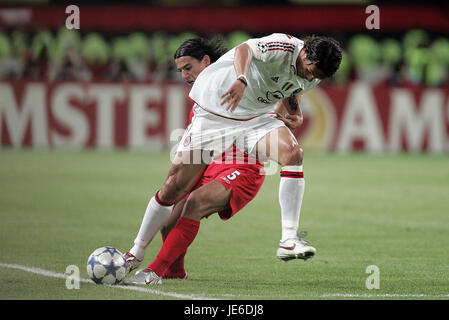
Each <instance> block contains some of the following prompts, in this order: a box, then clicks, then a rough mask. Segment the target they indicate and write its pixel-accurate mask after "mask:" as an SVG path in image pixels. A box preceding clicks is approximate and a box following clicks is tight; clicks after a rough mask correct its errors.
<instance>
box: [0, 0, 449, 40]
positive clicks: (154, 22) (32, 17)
mask: <svg viewBox="0 0 449 320" xmlns="http://www.w3.org/2000/svg"><path fill="white" fill-rule="evenodd" d="M67 6H68V5H67ZM67 6H61V5H38V6H29V5H28V6H27V5H22V6H17V5H5V6H0V26H3V27H6V28H10V27H17V26H27V27H30V28H42V27H46V28H50V29H57V28H59V27H60V26H62V25H64V23H65V20H66V19H67V18H68V16H69V14H67V13H66V8H67ZM367 6H368V5H327V6H319V5H318V6H317V5H309V6H239V7H232V6H230V7H213V6H207V7H198V6H194V7H164V6H149V5H122V4H119V5H114V4H110V5H107V6H99V5H96V6H95V5H89V4H87V5H79V11H80V21H81V29H82V30H85V31H86V30H96V31H105V32H130V31H133V30H145V31H157V30H165V31H169V32H182V31H185V30H191V31H206V32H232V31H235V30H245V31H247V32H253V33H272V32H275V31H276V32H288V33H290V32H325V33H328V32H329V31H330V30H333V31H354V32H357V31H366V30H367V29H366V27H365V21H366V19H367V17H368V16H369V14H367V13H366V8H367ZM378 8H379V10H380V12H381V28H382V30H383V31H384V32H391V31H400V32H403V31H406V30H409V29H411V28H422V29H426V30H428V31H435V32H442V31H443V30H448V29H449V20H448V18H447V17H448V12H449V11H448V10H449V7H448V6H441V7H435V6H432V5H426V4H423V5H419V6H417V5H406V6H404V5H382V4H379V5H378Z"/></svg>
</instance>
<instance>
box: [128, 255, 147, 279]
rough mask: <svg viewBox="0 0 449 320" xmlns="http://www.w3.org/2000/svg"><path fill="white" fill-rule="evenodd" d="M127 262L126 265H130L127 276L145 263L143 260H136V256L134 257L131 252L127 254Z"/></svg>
mask: <svg viewBox="0 0 449 320" xmlns="http://www.w3.org/2000/svg"><path fill="white" fill-rule="evenodd" d="M125 260H126V263H127V264H128V267H127V268H126V273H127V274H129V273H130V272H131V271H133V270H135V269H137V268H138V267H139V266H140V264H141V263H142V261H143V259H142V260H139V259H137V258H136V256H135V255H133V254H131V253H129V252H127V253H125Z"/></svg>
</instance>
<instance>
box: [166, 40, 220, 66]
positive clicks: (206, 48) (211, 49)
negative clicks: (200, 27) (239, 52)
mask: <svg viewBox="0 0 449 320" xmlns="http://www.w3.org/2000/svg"><path fill="white" fill-rule="evenodd" d="M226 51H228V49H227V48H225V47H224V45H223V41H222V40H221V38H219V37H215V38H213V39H204V38H195V39H189V40H186V41H184V42H183V44H181V46H180V47H179V48H178V49H177V50H176V52H175V54H174V58H175V60H176V59H178V58H181V57H185V56H190V57H193V58H195V59H198V60H202V59H203V57H204V56H205V55H208V56H209V57H210V62H211V63H213V62H215V61H217V60H218V58H220V57H221V56H222V55H223V54H224V53H225V52H226Z"/></svg>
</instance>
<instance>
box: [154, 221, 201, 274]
mask: <svg viewBox="0 0 449 320" xmlns="http://www.w3.org/2000/svg"><path fill="white" fill-rule="evenodd" d="M199 228H200V222H199V221H196V220H192V219H188V218H179V220H178V222H177V223H176V227H174V228H173V230H171V231H170V233H169V234H168V236H167V239H165V241H164V244H163V245H162V248H161V250H160V251H159V254H158V255H157V258H156V259H155V260H154V261H153V262H152V263H151V264H150V265H148V268H150V269H151V270H152V271H153V272H155V273H156V274H157V275H158V276H163V275H164V273H165V272H166V271H167V269H168V267H169V266H170V265H171V264H172V263H173V262H174V261H175V260H177V259H178V258H179V257H180V256H181V255H182V254H183V253H185V252H186V251H187V248H188V247H189V246H190V244H191V243H192V241H193V240H194V239H195V237H196V235H197V234H198V230H199Z"/></svg>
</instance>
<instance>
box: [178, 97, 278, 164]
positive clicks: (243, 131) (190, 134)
mask: <svg viewBox="0 0 449 320" xmlns="http://www.w3.org/2000/svg"><path fill="white" fill-rule="evenodd" d="M193 112H194V117H193V119H192V123H191V124H190V125H189V126H188V127H187V129H186V131H185V133H184V136H183V137H182V139H181V141H180V142H179V145H178V148H177V152H183V151H191V150H207V151H211V152H213V156H217V155H219V154H221V153H223V152H224V151H225V150H226V149H228V148H229V147H230V146H232V144H233V143H235V145H236V147H237V148H238V149H239V150H241V151H244V152H247V153H252V152H253V150H254V147H255V146H256V144H257V142H258V141H259V140H260V139H262V138H263V137H264V136H265V135H267V134H268V133H270V132H271V131H273V130H275V129H277V128H280V127H286V126H285V124H284V122H282V121H281V120H279V119H277V118H276V117H275V115H274V114H263V115H261V116H258V117H255V118H253V119H250V120H234V119H229V118H225V117H221V116H219V115H215V114H212V113H210V112H208V111H205V110H204V109H202V108H201V107H199V106H198V105H195V106H194V108H193Z"/></svg>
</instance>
